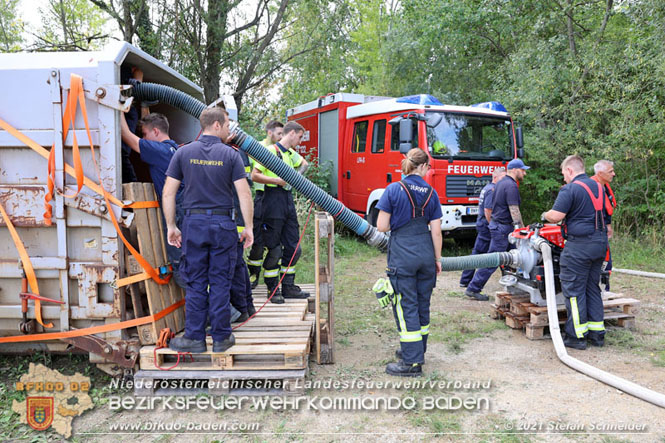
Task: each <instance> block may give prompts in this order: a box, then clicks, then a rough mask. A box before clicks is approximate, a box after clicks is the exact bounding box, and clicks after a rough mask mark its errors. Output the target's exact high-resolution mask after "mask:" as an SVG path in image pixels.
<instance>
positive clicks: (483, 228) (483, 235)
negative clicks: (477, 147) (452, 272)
mask: <svg viewBox="0 0 665 443" xmlns="http://www.w3.org/2000/svg"><path fill="white" fill-rule="evenodd" d="M505 176H506V168H504V167H503V166H501V167H498V168H495V169H494V171H492V181H491V182H490V183H488V184H486V185H485V187H484V188H483V189H482V191H480V195H479V196H478V218H477V219H476V241H475V243H474V244H473V250H472V251H471V255H476V254H484V253H486V252H487V250H488V249H489V247H490V241H491V240H492V237H491V236H490V229H489V223H490V217H491V215H492V206H493V204H492V201H493V198H494V187H495V186H496V182H498V181H499V180H501V179H502V178H503V177H505ZM475 272H476V270H475V269H467V270H466V271H464V272H462V277H461V278H460V281H459V285H460V287H461V288H466V287H467V286H469V283H471V280H473V274H474V273H475Z"/></svg>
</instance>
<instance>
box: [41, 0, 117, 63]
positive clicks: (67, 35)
mask: <svg viewBox="0 0 665 443" xmlns="http://www.w3.org/2000/svg"><path fill="white" fill-rule="evenodd" d="M39 12H40V14H41V16H42V27H41V29H40V30H38V32H37V33H35V34H33V35H34V37H35V38H36V39H37V42H36V43H35V45H34V47H33V49H37V50H46V51H88V50H93V49H99V48H100V47H101V46H103V44H104V43H105V41H106V39H107V38H108V35H107V34H106V33H105V32H104V31H103V27H104V24H105V22H106V19H105V17H104V16H103V14H102V12H101V11H100V10H99V9H98V8H97V7H96V6H94V5H92V4H90V3H89V2H88V1H87V0H49V2H48V7H47V9H46V10H44V9H42V8H39Z"/></svg>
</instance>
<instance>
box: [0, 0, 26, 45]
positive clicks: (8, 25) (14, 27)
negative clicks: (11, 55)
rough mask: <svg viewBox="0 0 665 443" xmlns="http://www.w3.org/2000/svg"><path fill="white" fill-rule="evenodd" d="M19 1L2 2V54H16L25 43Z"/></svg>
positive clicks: (0, 19)
mask: <svg viewBox="0 0 665 443" xmlns="http://www.w3.org/2000/svg"><path fill="white" fill-rule="evenodd" d="M17 5H18V0H0V52H16V51H19V50H20V49H21V44H22V43H23V36H22V35H21V33H22V32H23V21H22V20H21V19H20V18H19V15H18V12H17V10H16V7H17Z"/></svg>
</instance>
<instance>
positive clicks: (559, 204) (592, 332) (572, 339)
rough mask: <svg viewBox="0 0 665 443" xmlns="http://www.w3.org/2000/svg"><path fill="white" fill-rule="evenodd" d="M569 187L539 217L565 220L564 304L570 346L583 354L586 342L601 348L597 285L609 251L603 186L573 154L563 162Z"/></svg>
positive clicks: (600, 304)
mask: <svg viewBox="0 0 665 443" xmlns="http://www.w3.org/2000/svg"><path fill="white" fill-rule="evenodd" d="M561 173H562V174H563V179H564V181H565V182H566V183H567V185H566V186H564V187H563V188H561V190H560V191H559V195H558V196H557V198H556V201H555V202H554V206H553V207H552V209H551V210H549V211H547V212H544V213H543V218H544V219H546V220H547V221H550V222H552V223H558V222H560V221H564V223H565V225H566V229H567V241H566V246H565V247H564V248H563V252H562V253H561V262H560V266H561V271H560V274H559V276H560V279H561V289H562V291H563V295H564V296H565V301H566V310H567V311H568V319H567V320H566V325H565V331H566V338H565V339H564V340H563V342H564V344H565V345H566V346H568V347H571V348H575V349H586V347H587V338H588V340H589V342H590V343H591V344H592V345H594V346H603V345H604V344H605V339H604V337H605V324H604V321H603V299H602V296H601V293H600V287H599V286H598V282H599V280H600V269H601V266H602V264H603V259H604V257H605V252H606V251H607V229H606V226H605V216H606V211H605V193H604V191H603V186H602V185H601V184H600V183H598V182H596V181H594V180H592V179H590V178H589V177H588V176H587V175H586V174H585V173H584V160H582V158H581V157H579V156H577V155H571V156H568V157H566V159H565V160H564V161H563V163H561Z"/></svg>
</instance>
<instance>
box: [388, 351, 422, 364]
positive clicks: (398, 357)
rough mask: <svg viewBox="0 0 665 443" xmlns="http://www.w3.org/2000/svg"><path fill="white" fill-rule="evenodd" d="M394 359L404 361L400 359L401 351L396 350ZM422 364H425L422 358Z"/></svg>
mask: <svg viewBox="0 0 665 443" xmlns="http://www.w3.org/2000/svg"><path fill="white" fill-rule="evenodd" d="M395 357H397V360H400V361H401V360H404V359H403V358H402V350H401V349H398V350H396V351H395ZM423 364H425V359H424V358H423Z"/></svg>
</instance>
